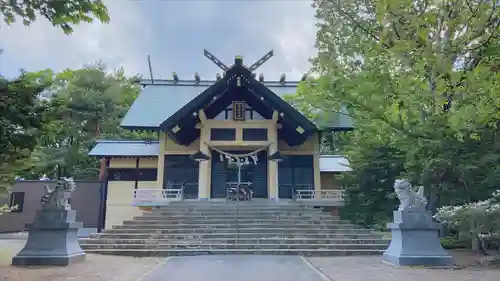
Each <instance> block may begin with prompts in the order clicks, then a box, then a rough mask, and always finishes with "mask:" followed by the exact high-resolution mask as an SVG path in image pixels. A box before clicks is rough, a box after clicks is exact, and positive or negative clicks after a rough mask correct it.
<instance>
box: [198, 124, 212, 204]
mask: <svg viewBox="0 0 500 281" xmlns="http://www.w3.org/2000/svg"><path fill="white" fill-rule="evenodd" d="M209 139H210V128H209V126H206V125H203V124H202V127H201V129H200V151H201V152H203V153H205V154H206V155H208V156H210V157H211V155H210V149H209V148H208V145H207V144H206V143H207V142H208V140H209ZM211 166H212V159H210V160H206V161H200V162H199V171H198V199H199V200H208V199H209V198H210V172H211V171H210V170H211V169H210V167H211Z"/></svg>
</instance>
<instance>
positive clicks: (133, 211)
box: [104, 181, 142, 229]
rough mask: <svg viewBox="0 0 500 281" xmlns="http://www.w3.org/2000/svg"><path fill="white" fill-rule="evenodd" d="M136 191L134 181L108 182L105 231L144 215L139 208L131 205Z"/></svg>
mask: <svg viewBox="0 0 500 281" xmlns="http://www.w3.org/2000/svg"><path fill="white" fill-rule="evenodd" d="M134 190H135V182H133V181H109V182H108V196H107V200H106V224H105V227H104V228H105V229H111V227H112V226H113V225H119V224H122V222H123V221H124V220H131V219H132V218H133V217H134V216H139V215H140V214H141V213H142V212H141V211H140V210H139V209H138V208H137V207H135V206H132V205H131V202H132V198H133V195H134Z"/></svg>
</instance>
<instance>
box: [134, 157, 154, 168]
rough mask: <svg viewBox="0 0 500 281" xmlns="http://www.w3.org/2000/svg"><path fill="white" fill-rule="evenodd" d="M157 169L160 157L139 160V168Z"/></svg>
mask: <svg viewBox="0 0 500 281" xmlns="http://www.w3.org/2000/svg"><path fill="white" fill-rule="evenodd" d="M157 167H158V157H154V158H144V157H141V158H139V168H157Z"/></svg>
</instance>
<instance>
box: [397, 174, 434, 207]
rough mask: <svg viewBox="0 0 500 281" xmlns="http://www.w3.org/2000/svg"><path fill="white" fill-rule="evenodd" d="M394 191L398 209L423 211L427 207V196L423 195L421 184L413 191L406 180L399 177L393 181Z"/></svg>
mask: <svg viewBox="0 0 500 281" xmlns="http://www.w3.org/2000/svg"><path fill="white" fill-rule="evenodd" d="M394 191H395V192H396V195H397V196H398V199H399V202H400V204H399V208H398V211H405V210H415V211H425V210H426V209H427V198H425V196H424V187H423V186H420V187H419V188H418V190H417V191H416V192H415V191H414V190H413V188H412V186H411V184H410V182H409V181H408V180H405V179H400V180H396V181H395V182H394Z"/></svg>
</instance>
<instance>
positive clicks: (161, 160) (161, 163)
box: [156, 132, 167, 189]
mask: <svg viewBox="0 0 500 281" xmlns="http://www.w3.org/2000/svg"><path fill="white" fill-rule="evenodd" d="M159 134H160V135H159V140H160V151H159V153H158V167H157V169H158V170H157V178H156V188H159V189H163V183H164V182H163V181H164V174H165V150H166V145H167V135H166V133H165V132H160V133H159Z"/></svg>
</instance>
